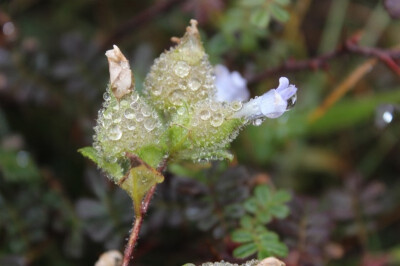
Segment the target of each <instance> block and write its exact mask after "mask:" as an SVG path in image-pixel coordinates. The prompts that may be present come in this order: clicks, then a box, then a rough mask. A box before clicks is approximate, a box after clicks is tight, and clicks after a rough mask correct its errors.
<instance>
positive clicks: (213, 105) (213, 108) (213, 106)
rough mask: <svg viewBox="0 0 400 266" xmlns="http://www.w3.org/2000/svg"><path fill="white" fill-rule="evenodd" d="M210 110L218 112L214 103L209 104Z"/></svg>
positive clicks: (216, 104)
mask: <svg viewBox="0 0 400 266" xmlns="http://www.w3.org/2000/svg"><path fill="white" fill-rule="evenodd" d="M210 108H211V110H213V111H217V110H218V103H217V102H214V101H212V102H210Z"/></svg>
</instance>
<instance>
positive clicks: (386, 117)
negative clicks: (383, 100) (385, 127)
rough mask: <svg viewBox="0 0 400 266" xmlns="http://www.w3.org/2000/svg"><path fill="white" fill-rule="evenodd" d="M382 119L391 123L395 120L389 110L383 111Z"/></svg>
mask: <svg viewBox="0 0 400 266" xmlns="http://www.w3.org/2000/svg"><path fill="white" fill-rule="evenodd" d="M382 119H383V121H385V123H387V124H389V123H390V122H392V120H393V114H392V113H391V112H389V111H386V112H384V113H383V115H382Z"/></svg>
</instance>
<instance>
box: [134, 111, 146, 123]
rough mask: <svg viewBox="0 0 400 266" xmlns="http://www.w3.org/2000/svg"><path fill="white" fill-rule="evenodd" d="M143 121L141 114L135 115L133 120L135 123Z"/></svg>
mask: <svg viewBox="0 0 400 266" xmlns="http://www.w3.org/2000/svg"><path fill="white" fill-rule="evenodd" d="M143 119H144V117H143V114H141V113H137V114H136V115H135V120H136V121H137V122H142V121H143Z"/></svg>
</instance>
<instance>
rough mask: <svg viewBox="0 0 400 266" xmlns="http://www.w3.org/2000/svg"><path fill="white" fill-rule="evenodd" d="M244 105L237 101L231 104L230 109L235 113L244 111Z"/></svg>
mask: <svg viewBox="0 0 400 266" xmlns="http://www.w3.org/2000/svg"><path fill="white" fill-rule="evenodd" d="M242 106H243V103H242V102H240V101H235V102H233V103H231V105H230V107H231V109H232V110H233V111H235V112H236V111H239V110H240V109H242Z"/></svg>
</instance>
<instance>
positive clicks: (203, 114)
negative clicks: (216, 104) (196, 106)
mask: <svg viewBox="0 0 400 266" xmlns="http://www.w3.org/2000/svg"><path fill="white" fill-rule="evenodd" d="M210 116H211V114H210V111H208V110H202V111H201V112H200V119H202V120H208V119H209V118H210Z"/></svg>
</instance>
